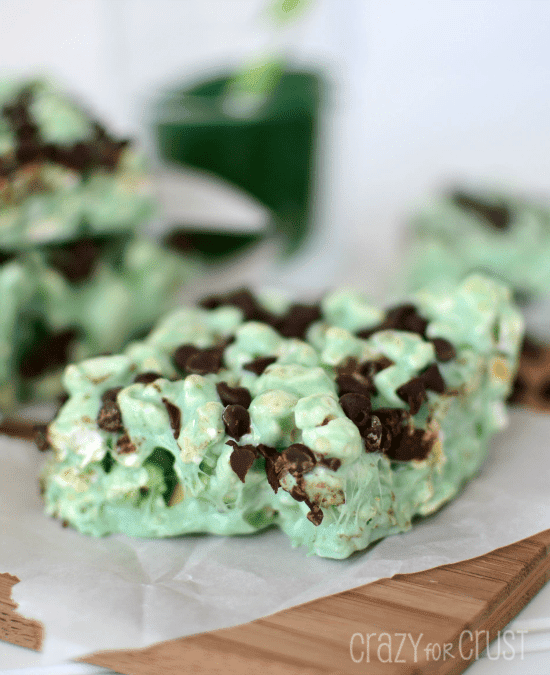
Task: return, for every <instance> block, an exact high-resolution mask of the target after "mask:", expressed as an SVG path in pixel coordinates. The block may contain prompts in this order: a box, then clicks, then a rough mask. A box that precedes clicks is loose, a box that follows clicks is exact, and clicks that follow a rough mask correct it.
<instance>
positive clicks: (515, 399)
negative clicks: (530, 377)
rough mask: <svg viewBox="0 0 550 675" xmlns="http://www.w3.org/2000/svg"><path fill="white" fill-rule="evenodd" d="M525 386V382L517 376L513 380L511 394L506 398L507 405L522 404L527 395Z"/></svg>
mask: <svg viewBox="0 0 550 675" xmlns="http://www.w3.org/2000/svg"><path fill="white" fill-rule="evenodd" d="M527 389H528V387H527V384H526V382H525V380H524V379H523V378H522V377H520V376H519V375H518V376H517V377H516V379H515V380H514V384H513V386H512V392H511V393H510V396H509V397H508V403H522V401H523V398H524V396H525V394H526V393H527Z"/></svg>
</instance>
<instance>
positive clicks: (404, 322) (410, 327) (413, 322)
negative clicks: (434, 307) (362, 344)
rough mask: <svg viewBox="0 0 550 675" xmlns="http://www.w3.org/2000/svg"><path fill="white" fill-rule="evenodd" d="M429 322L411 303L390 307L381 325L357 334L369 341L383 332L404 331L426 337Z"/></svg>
mask: <svg viewBox="0 0 550 675" xmlns="http://www.w3.org/2000/svg"><path fill="white" fill-rule="evenodd" d="M427 326H428V322H427V321H426V319H424V318H423V317H421V316H420V314H418V311H417V309H416V307H415V306H414V305H412V304H410V303H407V304H404V305H397V306H396V307H390V309H388V310H387V312H386V317H385V319H384V321H382V323H381V324H378V325H377V326H373V327H371V328H366V329H364V330H361V331H359V332H358V333H357V335H358V336H359V337H360V338H363V339H368V338H369V337H370V336H371V335H373V334H374V333H377V332H379V331H381V330H403V331H409V332H411V333H418V334H419V335H424V333H425V331H426V327H427Z"/></svg>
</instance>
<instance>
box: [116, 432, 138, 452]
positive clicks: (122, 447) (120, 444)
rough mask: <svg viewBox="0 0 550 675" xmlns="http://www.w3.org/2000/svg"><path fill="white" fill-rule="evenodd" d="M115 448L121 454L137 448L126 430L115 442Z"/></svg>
mask: <svg viewBox="0 0 550 675" xmlns="http://www.w3.org/2000/svg"><path fill="white" fill-rule="evenodd" d="M116 449H117V451H118V452H119V453H120V454H121V455H127V454H130V453H132V452H136V450H137V448H136V446H135V445H134V444H133V443H132V441H131V440H130V436H128V434H127V433H126V432H125V433H124V434H122V436H121V437H120V438H119V439H118V441H117V442H116Z"/></svg>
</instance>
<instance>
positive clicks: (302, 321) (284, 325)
mask: <svg viewBox="0 0 550 675" xmlns="http://www.w3.org/2000/svg"><path fill="white" fill-rule="evenodd" d="M320 318H321V309H320V307H319V306H318V305H301V304H295V305H291V306H290V308H289V309H288V311H287V312H286V314H285V315H284V317H282V319H281V320H280V322H278V324H277V326H276V327H277V330H278V331H279V333H280V334H281V335H282V336H283V337H286V338H299V339H301V340H303V339H304V337H305V334H306V332H307V329H308V328H309V327H310V326H311V324H312V323H314V322H315V321H319V319H320Z"/></svg>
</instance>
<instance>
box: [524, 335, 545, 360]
mask: <svg viewBox="0 0 550 675" xmlns="http://www.w3.org/2000/svg"><path fill="white" fill-rule="evenodd" d="M543 354H544V347H543V346H542V345H541V344H540V343H539V342H537V341H536V340H534V339H533V338H531V337H529V336H525V338H524V340H523V344H522V347H521V355H522V356H523V357H525V358H527V359H533V360H534V359H540V357H541V356H542V355H543Z"/></svg>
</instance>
